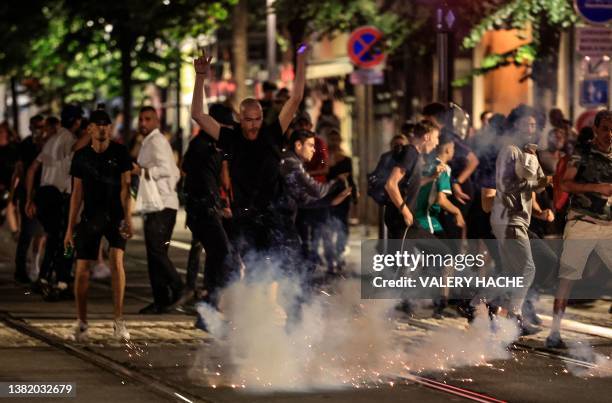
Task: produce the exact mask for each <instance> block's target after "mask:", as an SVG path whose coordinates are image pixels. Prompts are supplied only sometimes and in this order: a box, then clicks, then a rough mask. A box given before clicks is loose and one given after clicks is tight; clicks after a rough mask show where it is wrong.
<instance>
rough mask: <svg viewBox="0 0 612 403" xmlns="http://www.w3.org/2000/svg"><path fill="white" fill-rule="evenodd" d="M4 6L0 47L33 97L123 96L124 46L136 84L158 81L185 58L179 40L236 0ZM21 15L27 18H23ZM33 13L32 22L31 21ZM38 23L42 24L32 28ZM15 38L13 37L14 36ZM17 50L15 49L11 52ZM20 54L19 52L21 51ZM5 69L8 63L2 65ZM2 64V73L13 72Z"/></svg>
mask: <svg viewBox="0 0 612 403" xmlns="http://www.w3.org/2000/svg"><path fill="white" fill-rule="evenodd" d="M24 1H25V2H26V4H25V6H26V7H11V8H10V9H9V8H8V6H6V5H5V3H6V2H5V3H3V5H2V6H0V21H2V22H4V21H5V20H11V21H14V23H13V24H12V25H5V24H3V25H2V28H0V38H1V39H2V40H3V42H4V43H13V44H14V46H12V47H8V48H7V47H3V48H2V50H0V60H3V59H6V60H10V61H11V62H12V63H11V66H12V70H10V71H11V72H12V73H14V74H16V75H18V76H19V77H21V78H23V79H25V81H24V82H25V83H26V86H27V88H28V89H29V90H30V93H31V94H32V95H33V96H34V99H35V100H36V102H38V103H41V104H49V103H51V101H54V100H59V101H60V102H66V101H93V100H94V99H96V98H112V97H116V96H120V95H125V88H122V81H121V78H122V76H121V74H122V58H121V54H122V51H127V52H128V56H129V57H128V59H129V64H130V66H129V67H130V69H129V70H130V79H131V80H132V84H136V85H137V84H139V83H145V82H146V83H150V82H158V83H164V84H166V85H167V83H168V81H169V80H168V76H169V75H171V74H173V73H174V72H175V71H176V69H177V67H178V64H179V63H181V56H182V55H181V52H180V47H179V45H180V43H181V41H182V40H183V39H184V38H186V37H194V38H195V37H197V36H198V35H201V34H207V33H210V32H211V31H212V30H213V29H215V28H216V26H217V24H218V23H219V22H220V21H224V20H225V19H226V18H227V17H228V12H227V11H226V10H227V8H228V7H229V6H230V5H232V4H233V3H235V0H216V1H201V0H164V1H162V0H159V1H150V0H129V1H119V2H100V1H97V0H48V1H43V0H39V1H36V0H24ZM22 14H23V16H21V15H22ZM32 16H34V17H36V18H33V19H32V23H31V24H30V23H28V21H29V19H28V18H31V17H32ZM34 28H37V29H34ZM11 39H12V41H11ZM13 48H14V50H13ZM20 56H21V57H20ZM1 64H2V66H3V67H4V66H5V65H4V63H1ZM8 73H9V69H8V68H6V67H5V68H3V69H2V70H0V74H8Z"/></svg>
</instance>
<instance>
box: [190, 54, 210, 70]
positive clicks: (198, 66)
mask: <svg viewBox="0 0 612 403" xmlns="http://www.w3.org/2000/svg"><path fill="white" fill-rule="evenodd" d="M211 60H212V56H206V52H205V51H202V56H200V57H198V58H196V59H194V60H193V68H194V69H195V71H196V74H203V75H204V76H208V75H209V72H210V61H211Z"/></svg>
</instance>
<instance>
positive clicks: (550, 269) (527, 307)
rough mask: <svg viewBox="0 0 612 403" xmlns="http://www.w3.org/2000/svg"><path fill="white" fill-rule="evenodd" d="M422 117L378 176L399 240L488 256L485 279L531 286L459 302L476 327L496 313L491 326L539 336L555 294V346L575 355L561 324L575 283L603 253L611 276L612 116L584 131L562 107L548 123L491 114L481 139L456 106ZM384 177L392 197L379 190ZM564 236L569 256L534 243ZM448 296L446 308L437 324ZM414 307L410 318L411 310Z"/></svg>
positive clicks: (438, 301)
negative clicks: (484, 310) (500, 322)
mask: <svg viewBox="0 0 612 403" xmlns="http://www.w3.org/2000/svg"><path fill="white" fill-rule="evenodd" d="M423 117H424V119H423V120H422V121H420V122H418V123H416V124H405V125H404V126H403V128H402V132H403V133H402V134H399V135H397V136H395V137H394V138H393V141H392V145H391V147H392V149H391V151H389V152H387V153H385V154H383V156H381V160H380V162H379V164H378V167H377V169H376V171H375V172H374V173H373V174H371V178H370V179H372V183H371V184H370V185H371V189H369V192H370V194H371V195H372V196H373V197H374V198H375V199H376V200H377V201H378V202H379V203H381V205H383V206H384V208H385V215H384V221H385V224H386V227H387V229H388V233H389V238H391V239H403V240H406V239H408V240H411V241H412V242H411V245H414V246H415V247H417V248H419V250H424V251H426V252H432V253H440V254H442V255H445V254H447V253H457V252H458V251H459V250H460V249H461V248H466V249H470V250H478V248H483V249H486V251H487V252H488V254H489V256H491V260H492V261H493V262H494V264H492V265H491V270H490V271H489V272H488V273H486V274H488V275H502V274H505V275H511V276H521V277H522V278H523V279H524V282H525V286H524V287H513V288H509V289H507V290H505V292H504V293H503V295H499V294H498V295H493V296H489V297H488V298H487V296H484V295H482V294H480V293H478V292H476V293H475V295H468V296H464V298H463V299H462V298H459V299H455V300H454V301H452V303H453V304H455V305H456V308H457V310H458V311H459V312H460V313H461V314H462V315H464V316H466V317H467V318H468V319H469V320H472V319H473V317H474V314H475V308H476V305H478V304H479V303H486V305H487V306H488V308H489V314H490V315H491V317H495V316H497V315H502V316H505V317H509V318H512V319H514V320H516V321H517V325H518V327H519V329H520V331H521V334H522V335H528V334H533V333H536V332H538V331H540V330H541V329H540V328H539V325H540V324H541V320H540V318H539V317H538V316H537V315H536V313H535V310H534V300H535V299H536V298H537V295H538V292H539V290H541V289H542V288H548V289H549V290H554V291H555V292H556V294H555V301H554V312H553V313H554V316H553V317H554V320H553V324H552V328H551V332H550V334H549V336H548V338H547V339H546V345H547V346H548V347H550V348H566V345H565V343H564V342H563V339H562V338H561V335H560V324H561V319H562V317H563V314H564V312H565V308H566V306H567V303H568V299H569V298H570V296H571V290H572V286H573V284H574V283H575V282H576V281H577V280H580V279H581V278H582V275H583V273H584V271H585V268H586V266H587V261H588V259H589V257H590V255H591V254H592V252H596V254H597V255H598V256H599V258H600V259H601V261H602V262H603V264H604V265H605V267H607V268H608V269H609V268H611V267H612V266H611V264H612V259H611V258H610V252H609V251H610V246H611V244H610V243H609V242H610V241H609V240H610V239H611V238H610V233H609V231H610V228H612V226H611V223H612V222H611V219H612V215H611V212H610V199H609V198H610V196H612V177H611V176H610V173H611V170H612V112H610V111H608V110H602V111H599V112H598V113H597V115H596V116H595V119H594V122H593V124H592V126H588V127H585V128H583V129H582V130H581V131H580V133H575V132H574V131H573V130H572V128H571V125H570V123H569V122H568V121H567V120H565V119H564V118H563V115H562V114H561V113H560V111H559V110H558V109H553V110H552V111H551V112H550V114H549V116H548V119H547V118H546V117H544V119H542V116H541V115H540V114H539V113H538V112H537V111H536V110H535V109H534V108H532V107H529V106H527V105H523V104H521V105H519V106H517V107H516V108H515V109H513V110H512V111H511V112H510V114H509V115H508V116H503V115H501V114H498V113H496V114H493V113H491V112H485V113H483V114H482V115H481V119H482V123H483V125H482V129H481V130H480V131H477V132H474V131H470V130H466V128H469V126H468V125H465V120H466V116H465V114H464V113H462V111H461V110H460V109H459V108H458V107H457V106H456V105H454V104H450V105H444V104H441V103H432V104H429V105H427V106H426V107H425V108H424V109H423ZM385 167H386V168H385ZM385 169H386V172H388V173H387V174H386V175H384V174H381V172H383V173H384V172H385ZM381 176H383V177H384V178H385V180H384V181H383V184H384V193H381V192H380V191H379V189H377V184H378V186H381V185H380V182H381V181H380V177H381ZM377 177H378V180H377ZM532 218H533V220H532ZM555 238H563V240H564V242H563V247H562V248H561V250H555V248H554V247H553V246H551V245H549V244H547V243H546V242H535V241H536V240H542V239H555ZM443 240H445V241H446V242H443ZM462 240H465V241H466V242H462ZM534 280H536V281H534ZM447 297H448V292H446V295H441V296H437V297H436V298H435V300H434V316H435V317H442V315H443V312H444V309H445V308H446V307H447V306H448V304H449V302H451V301H449V299H448V298H447ZM403 306H404V307H407V308H408V309H410V303H409V301H407V302H405V303H404V304H403Z"/></svg>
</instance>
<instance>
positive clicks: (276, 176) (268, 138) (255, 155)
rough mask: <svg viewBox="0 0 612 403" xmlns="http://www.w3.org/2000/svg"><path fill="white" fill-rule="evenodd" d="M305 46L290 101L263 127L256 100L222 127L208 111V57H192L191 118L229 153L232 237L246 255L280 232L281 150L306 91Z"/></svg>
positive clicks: (248, 101)
mask: <svg viewBox="0 0 612 403" xmlns="http://www.w3.org/2000/svg"><path fill="white" fill-rule="evenodd" d="M305 50H306V47H305V46H301V47H300V48H299V50H298V53H297V69H296V76H295V77H296V78H295V82H294V85H293V91H292V94H291V97H290V98H289V100H288V101H287V102H286V103H285V104H284V105H283V108H282V109H281V112H280V114H279V116H278V119H276V120H274V122H272V123H271V124H270V125H267V126H263V111H262V108H261V105H260V104H259V102H257V100H255V99H253V98H247V99H245V100H243V101H242V102H241V103H240V114H239V120H240V121H239V125H236V126H235V127H233V128H225V127H221V126H220V125H219V123H218V122H217V121H216V120H215V119H214V118H212V117H211V116H210V115H208V114H207V113H204V102H205V94H204V79H205V78H206V75H207V72H208V70H209V66H210V58H206V57H205V56H202V57H200V58H198V59H196V60H195V61H194V67H195V70H196V82H195V89H194V93H193V103H192V112H191V116H192V118H193V119H194V120H195V121H196V122H197V123H198V125H199V126H200V127H201V128H202V129H203V130H204V131H205V132H206V133H208V134H209V135H210V136H211V137H212V138H213V139H215V140H217V141H218V145H219V147H220V148H221V149H222V150H223V151H225V152H228V153H229V154H230V155H231V161H230V176H231V179H232V187H233V195H234V200H233V202H232V214H233V223H232V230H231V234H230V236H231V237H232V239H233V240H235V241H240V242H241V244H240V246H239V248H240V252H241V253H242V254H244V253H246V252H247V251H248V250H251V249H253V248H255V249H257V250H266V249H269V248H270V247H271V246H272V244H273V243H274V234H275V232H277V231H276V230H277V228H278V223H277V222H276V221H277V219H276V217H277V214H275V212H274V207H273V206H274V202H275V201H276V200H277V198H278V196H279V193H280V171H279V165H280V160H281V149H282V147H283V145H284V142H285V135H284V133H285V132H287V129H288V128H289V125H290V123H291V121H292V119H293V115H294V114H295V112H296V111H297V109H298V107H299V105H300V102H301V101H302V97H303V95H304V83H305V60H306V52H305Z"/></svg>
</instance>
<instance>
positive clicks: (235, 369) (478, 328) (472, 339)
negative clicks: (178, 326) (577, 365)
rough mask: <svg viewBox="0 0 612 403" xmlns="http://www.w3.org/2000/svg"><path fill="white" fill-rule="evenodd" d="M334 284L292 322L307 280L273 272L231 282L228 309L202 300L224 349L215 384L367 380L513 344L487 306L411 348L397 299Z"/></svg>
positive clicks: (498, 352) (445, 364)
mask: <svg viewBox="0 0 612 403" xmlns="http://www.w3.org/2000/svg"><path fill="white" fill-rule="evenodd" d="M272 284H274V286H271V285H272ZM333 289H334V290H335V291H334V293H332V294H328V293H325V292H317V293H316V294H314V295H313V296H312V297H311V298H309V299H308V302H305V303H303V305H302V309H301V316H300V318H299V319H298V320H296V321H294V322H291V321H289V323H288V322H287V314H286V313H285V312H287V310H289V316H291V308H290V307H291V306H292V304H293V303H295V302H296V301H302V300H303V295H302V291H301V287H300V286H299V283H298V282H296V281H295V279H293V278H290V277H286V276H283V275H279V274H278V273H277V272H273V271H269V272H267V273H266V274H258V275H257V278H256V279H253V278H251V279H243V280H240V281H237V282H234V283H233V284H231V285H230V286H229V287H228V288H227V289H225V290H224V292H223V293H222V297H221V303H220V306H221V310H222V311H223V314H222V315H221V314H219V313H218V312H217V311H215V310H214V309H212V308H210V307H200V308H199V312H200V314H202V315H203V317H204V318H205V321H206V322H207V324H208V327H209V330H210V333H211V335H212V336H213V337H214V338H215V341H214V344H215V350H216V351H217V356H219V358H218V359H219V364H218V365H217V366H218V368H220V369H219V372H218V374H219V375H220V376H219V377H218V378H217V380H216V381H214V383H216V384H217V385H221V384H225V385H234V386H235V387H238V388H248V389H249V390H250V391H262V392H263V391H267V392H269V391H272V390H297V391H305V390H313V389H328V388H343V387H368V386H372V385H375V384H381V383H385V384H386V383H388V381H389V378H394V377H395V376H397V375H398V374H401V373H402V372H403V373H406V371H408V370H410V371H422V370H440V369H448V368H450V367H457V366H462V365H472V364H478V363H484V362H485V361H486V360H491V359H498V358H505V357H507V356H508V355H509V353H508V351H507V349H506V347H507V345H508V344H509V343H510V342H511V341H513V340H514V339H515V338H516V337H517V335H518V330H517V328H516V325H515V323H514V322H512V321H508V320H502V321H500V322H498V323H497V325H496V328H497V329H496V331H495V332H492V331H491V326H490V321H489V320H488V316H487V315H486V313H484V314H483V315H481V316H482V318H477V319H476V320H475V322H474V323H473V324H472V326H470V327H469V328H467V329H466V330H461V329H447V328H445V329H440V330H436V331H433V332H431V333H429V334H427V336H426V337H425V338H423V340H421V342H420V343H419V344H418V345H414V346H413V347H412V348H410V349H408V350H406V345H405V342H406V341H407V340H402V339H401V334H400V333H399V332H396V331H395V330H396V328H397V325H396V322H395V319H394V318H393V308H394V307H395V305H396V304H397V302H398V301H394V300H362V299H361V298H360V297H361V296H360V283H359V281H357V280H342V281H341V282H339V283H338V284H337V285H336V286H335V287H334V288H333ZM483 309H484V308H483ZM398 334H400V335H399V336H398ZM209 364H213V363H209ZM196 365H204V364H203V361H202V360H199V361H198V363H196ZM213 366H214V365H213ZM211 371H213V372H214V371H215V369H210V368H209V369H208V372H211ZM217 385H215V386H217Z"/></svg>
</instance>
